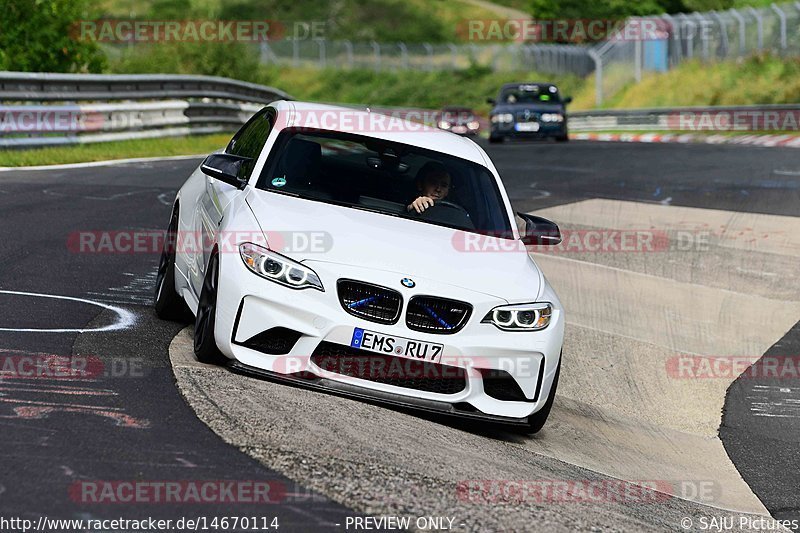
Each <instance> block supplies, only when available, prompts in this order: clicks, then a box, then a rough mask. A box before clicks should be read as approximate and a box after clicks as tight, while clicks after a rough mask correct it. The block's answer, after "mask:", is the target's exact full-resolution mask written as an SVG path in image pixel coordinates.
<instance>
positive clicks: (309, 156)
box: [256, 129, 511, 238]
mask: <svg viewBox="0 0 800 533" xmlns="http://www.w3.org/2000/svg"><path fill="white" fill-rule="evenodd" d="M256 187H258V188H259V189H264V190H267V191H271V192H275V193H280V194H289V195H292V196H298V197H301V198H306V199H309V200H314V201H318V202H324V203H328V204H335V205H341V206H344V207H350V208H354V209H364V210H368V211H374V212H378V213H382V214H386V215H391V216H397V217H403V218H407V219H411V220H416V221H419V222H422V223H427V224H435V225H440V226H447V227H451V228H457V229H462V230H466V231H470V232H476V233H483V234H492V235H499V236H508V237H509V238H510V237H511V229H510V223H509V220H508V215H507V212H506V209H505V205H504V203H503V200H502V197H501V195H500V191H499V189H498V186H497V182H496V180H495V178H494V176H493V175H492V173H491V172H489V170H488V169H487V168H486V167H484V166H482V165H478V164H476V163H472V162H470V161H466V160H464V159H461V158H458V157H453V156H450V155H447V154H443V153H440V152H436V151H432V150H426V149H424V148H418V147H414V146H409V145H406V144H400V143H394V142H390V141H384V140H380V139H375V138H372V137H362V136H359V135H352V134H347V133H339V132H309V131H307V130H304V131H297V130H291V129H287V130H284V131H283V132H281V134H280V136H279V137H278V140H277V141H276V144H275V148H273V150H272V153H271V154H270V156H269V158H268V159H267V163H266V164H265V165H264V170H263V171H262V173H261V176H259V179H258V183H257V184H256ZM428 191H431V192H428ZM423 195H426V196H430V197H431V198H432V199H433V200H434V205H433V206H432V207H430V208H428V209H426V210H424V212H422V213H417V212H416V211H414V209H413V208H412V207H411V204H412V203H413V202H414V201H415V200H416V199H417V198H419V197H421V196H423Z"/></svg>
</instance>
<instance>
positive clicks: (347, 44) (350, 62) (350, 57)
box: [344, 41, 355, 68]
mask: <svg viewBox="0 0 800 533" xmlns="http://www.w3.org/2000/svg"><path fill="white" fill-rule="evenodd" d="M344 51H345V54H346V55H347V64H348V65H349V66H350V68H353V66H354V63H355V62H354V61H353V43H351V42H350V41H344Z"/></svg>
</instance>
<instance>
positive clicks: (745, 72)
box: [574, 54, 800, 109]
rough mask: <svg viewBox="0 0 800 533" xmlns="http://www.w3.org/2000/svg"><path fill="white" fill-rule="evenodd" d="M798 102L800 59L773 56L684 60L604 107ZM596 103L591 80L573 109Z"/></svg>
mask: <svg viewBox="0 0 800 533" xmlns="http://www.w3.org/2000/svg"><path fill="white" fill-rule="evenodd" d="M798 101H800V58H780V57H776V56H772V55H767V54H764V55H759V56H752V57H749V58H746V59H741V60H735V61H726V62H722V63H715V64H710V65H709V64H705V63H703V62H701V61H688V62H685V63H683V64H681V65H680V66H679V67H678V68H675V69H673V70H671V71H669V72H666V73H663V74H650V75H647V76H645V77H644V79H643V80H642V82H641V83H639V84H631V85H629V86H628V87H626V88H625V89H623V90H621V91H619V92H618V93H617V94H615V95H613V96H612V97H611V98H610V99H609V100H608V101H607V102H604V105H603V107H607V108H647V107H679V106H694V105H698V106H719V105H752V104H786V103H796V102H798ZM592 107H594V92H593V78H590V79H587V84H586V85H585V86H584V87H583V89H582V90H581V91H580V93H579V95H578V97H576V99H575V106H574V108H575V109H589V108H592Z"/></svg>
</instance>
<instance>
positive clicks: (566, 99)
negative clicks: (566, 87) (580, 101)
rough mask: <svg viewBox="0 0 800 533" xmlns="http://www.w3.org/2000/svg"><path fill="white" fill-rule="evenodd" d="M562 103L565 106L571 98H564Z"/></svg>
mask: <svg viewBox="0 0 800 533" xmlns="http://www.w3.org/2000/svg"><path fill="white" fill-rule="evenodd" d="M563 102H564V105H567V104H568V103H570V102H572V97H571V96H567V97H565V98H564V100H563Z"/></svg>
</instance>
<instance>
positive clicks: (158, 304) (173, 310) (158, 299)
mask: <svg viewBox="0 0 800 533" xmlns="http://www.w3.org/2000/svg"><path fill="white" fill-rule="evenodd" d="M177 234H178V210H177V208H176V209H174V210H173V212H172V218H171V219H170V221H169V228H167V234H166V235H165V236H164V248H163V250H162V251H161V260H160V261H159V263H158V275H157V276H156V292H155V296H154V298H153V307H154V308H155V310H156V315H158V318H161V319H163V320H174V321H176V322H188V321H189V317H190V316H191V315H190V314H189V309H188V308H187V307H186V303H185V302H184V301H183V298H181V297H180V296H178V292H177V291H176V290H175V248H176V241H177Z"/></svg>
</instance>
